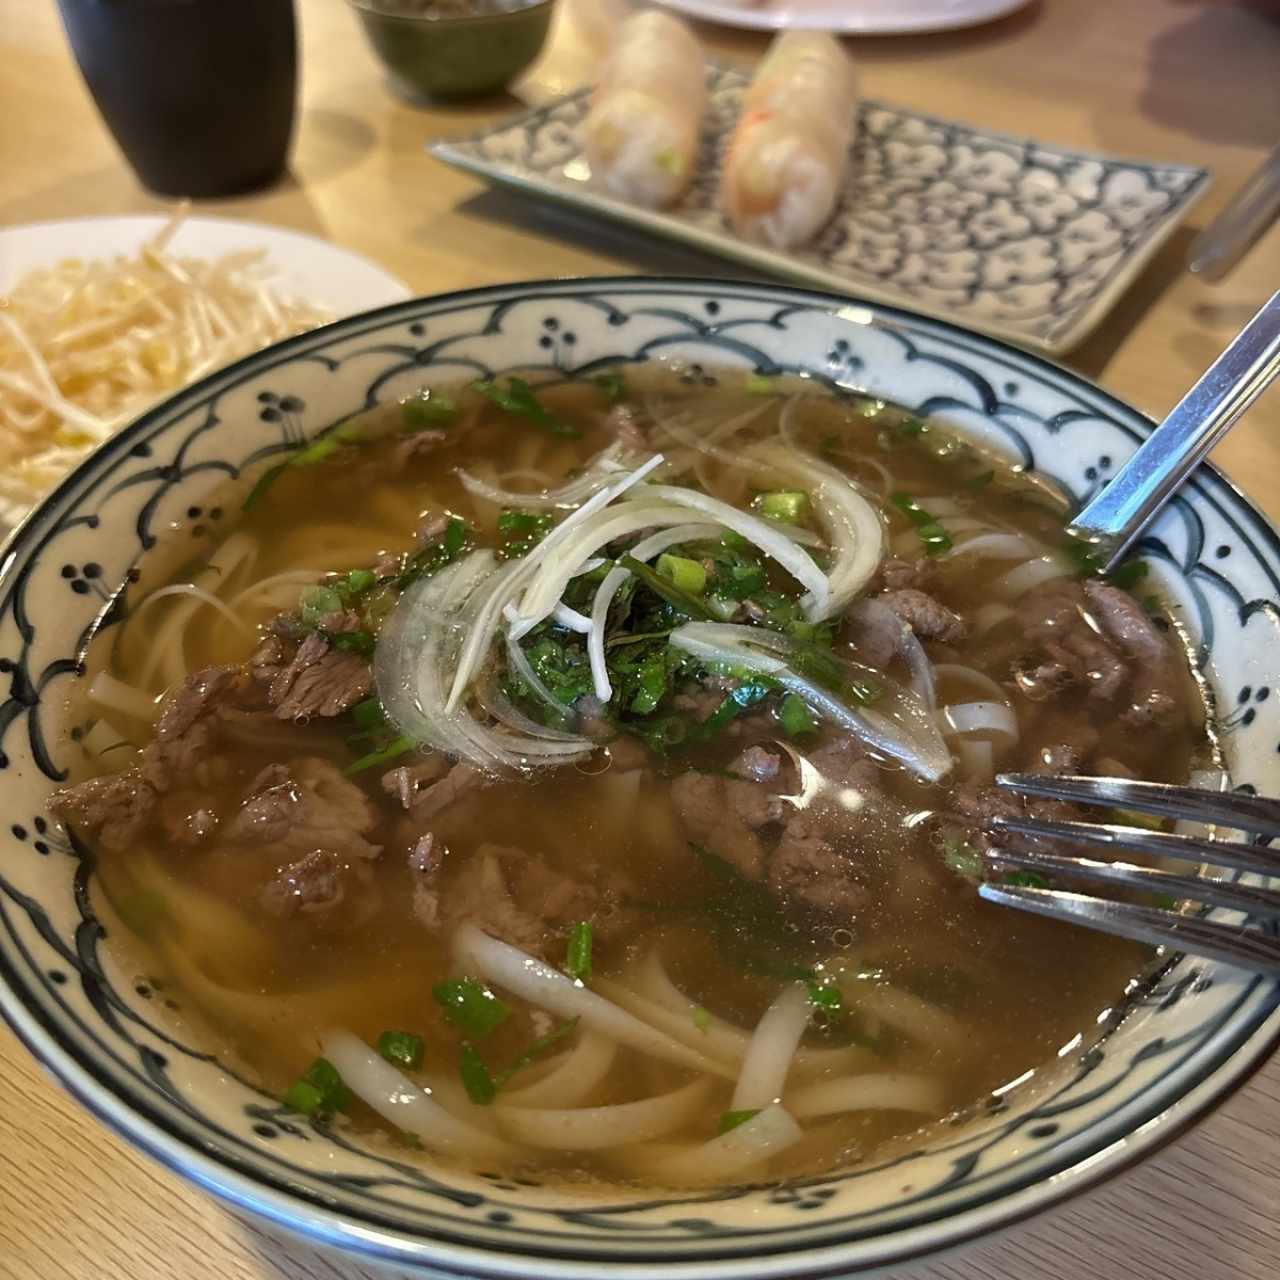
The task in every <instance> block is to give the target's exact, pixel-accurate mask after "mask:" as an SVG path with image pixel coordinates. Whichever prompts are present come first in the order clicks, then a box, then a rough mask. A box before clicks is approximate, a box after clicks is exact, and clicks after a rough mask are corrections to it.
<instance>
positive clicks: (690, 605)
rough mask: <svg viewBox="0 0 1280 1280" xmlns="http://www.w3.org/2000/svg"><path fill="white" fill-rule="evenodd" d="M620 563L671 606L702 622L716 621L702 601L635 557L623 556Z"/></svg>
mask: <svg viewBox="0 0 1280 1280" xmlns="http://www.w3.org/2000/svg"><path fill="white" fill-rule="evenodd" d="M618 563H619V564H620V565H621V566H622V567H623V568H624V569H630V570H631V572H632V573H633V574H635V576H636V577H637V578H639V579H640V581H641V582H642V583H644V585H645V586H646V587H648V588H649V590H650V591H652V592H653V593H654V594H655V595H657V596H660V597H661V598H662V599H663V600H665V601H666V602H667V603H668V604H669V605H672V606H673V607H674V608H676V609H679V610H680V612H681V613H683V614H686V615H687V616H688V617H690V618H694V619H696V620H697V621H700V622H710V621H714V615H713V614H712V613H711V611H710V610H709V609H708V608H707V606H706V605H705V604H703V602H702V601H701V600H699V599H698V598H697V597H696V596H691V595H690V594H689V593H688V592H687V591H682V590H681V589H680V588H679V587H678V586H676V584H675V583H674V582H672V581H671V580H670V579H668V578H664V577H661V576H660V575H659V574H656V573H654V571H653V570H652V569H650V568H649V566H648V565H647V564H641V563H640V561H639V560H637V559H636V558H635V556H623V557H622V558H621V559H620V560H619V561H618Z"/></svg>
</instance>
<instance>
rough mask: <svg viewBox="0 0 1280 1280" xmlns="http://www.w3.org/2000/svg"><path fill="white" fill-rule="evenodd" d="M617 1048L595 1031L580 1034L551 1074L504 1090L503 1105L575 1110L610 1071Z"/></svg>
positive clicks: (612, 1042)
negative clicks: (571, 1108)
mask: <svg viewBox="0 0 1280 1280" xmlns="http://www.w3.org/2000/svg"><path fill="white" fill-rule="evenodd" d="M617 1055H618V1046H617V1044H616V1043H615V1042H614V1041H612V1040H610V1039H609V1038H608V1037H607V1036H602V1035H600V1034H599V1033H598V1032H595V1031H584V1032H583V1033H582V1035H581V1036H580V1037H579V1038H578V1043H577V1044H576V1045H574V1047H573V1048H572V1049H570V1050H569V1052H568V1053H565V1054H562V1055H561V1057H560V1059H559V1060H558V1062H557V1064H556V1066H555V1068H554V1070H552V1071H549V1072H548V1073H547V1074H546V1075H545V1076H543V1077H542V1079H541V1080H539V1081H537V1082H536V1083H534V1084H527V1085H525V1086H524V1088H522V1089H509V1090H504V1091H503V1094H502V1098H503V1101H504V1102H505V1103H507V1104H509V1105H511V1106H513V1107H575V1106H577V1105H578V1104H579V1103H580V1102H583V1101H585V1100H586V1099H587V1098H589V1097H590V1096H591V1094H592V1093H593V1092H594V1091H595V1090H596V1088H597V1087H598V1086H599V1085H600V1083H601V1082H602V1081H603V1080H604V1078H605V1076H607V1075H608V1074H609V1071H610V1069H611V1068H612V1067H613V1063H614V1059H615V1058H616V1057H617Z"/></svg>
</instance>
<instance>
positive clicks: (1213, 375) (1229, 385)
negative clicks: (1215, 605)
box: [1067, 292, 1280, 572]
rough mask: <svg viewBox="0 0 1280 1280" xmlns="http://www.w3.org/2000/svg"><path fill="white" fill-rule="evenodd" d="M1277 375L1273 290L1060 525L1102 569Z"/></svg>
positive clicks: (1278, 328) (1277, 309) (1277, 297)
mask: <svg viewBox="0 0 1280 1280" xmlns="http://www.w3.org/2000/svg"><path fill="white" fill-rule="evenodd" d="M1277 374H1280V292H1277V293H1274V294H1272V295H1271V299H1270V301H1269V302H1267V303H1265V304H1264V305H1263V307H1262V309H1261V310H1260V311H1259V312H1258V313H1257V315H1255V316H1254V317H1253V319H1252V320H1250V321H1249V323H1248V324H1247V325H1245V327H1244V328H1243V329H1241V330H1240V332H1239V333H1238V334H1237V335H1236V337H1235V338H1234V339H1233V340H1232V342H1231V344H1230V346H1228V347H1227V349H1226V350H1225V351H1224V352H1223V353H1222V354H1221V355H1220V356H1219V357H1218V358H1217V359H1216V360H1215V361H1214V362H1213V364H1211V365H1210V366H1209V368H1208V370H1207V371H1206V372H1205V374H1204V375H1203V376H1202V377H1201V379H1200V381H1199V382H1197V383H1196V385H1195V386H1194V387H1192V388H1191V390H1190V391H1188V392H1187V394H1186V395H1185V396H1183V397H1182V399H1181V400H1179V401H1178V403H1177V404H1176V405H1175V406H1174V408H1173V410H1172V411H1171V412H1170V414H1169V416H1168V417H1167V418H1165V420H1164V421H1163V422H1162V423H1161V424H1160V425H1159V426H1158V427H1157V428H1156V429H1155V430H1154V431H1153V432H1152V433H1151V435H1150V436H1148V437H1147V439H1146V440H1145V441H1144V442H1143V444H1142V446H1141V447H1140V448H1139V449H1138V451H1137V453H1135V454H1134V455H1133V457H1132V458H1130V459H1129V461H1128V462H1126V463H1125V464H1124V466H1123V467H1121V468H1120V470H1119V471H1118V472H1117V473H1116V475H1115V476H1114V477H1113V478H1112V480H1111V483H1110V484H1108V485H1107V486H1106V488H1105V489H1103V490H1102V491H1101V493H1099V494H1098V495H1097V497H1095V498H1094V499H1093V501H1092V502H1090V503H1088V505H1087V506H1085V508H1084V510H1083V511H1081V512H1080V514H1079V515H1078V516H1076V518H1075V520H1073V521H1072V522H1071V524H1070V525H1069V526H1068V530H1067V531H1068V532H1069V533H1071V534H1073V535H1074V536H1076V537H1078V538H1082V539H1083V540H1084V541H1086V542H1088V543H1090V544H1092V545H1093V546H1095V547H1096V548H1097V549H1098V551H1099V552H1100V553H1101V554H1102V555H1103V556H1104V557H1105V559H1106V565H1105V568H1106V571H1107V572H1110V571H1111V570H1112V569H1114V568H1115V567H1116V565H1117V564H1119V563H1120V561H1121V560H1122V559H1123V558H1124V554H1125V552H1126V551H1127V550H1128V548H1129V547H1130V545H1131V544H1132V543H1133V541H1134V539H1136V538H1137V537H1138V535H1139V534H1140V533H1141V532H1142V531H1143V529H1145V528H1146V527H1147V525H1149V524H1150V523H1151V521H1152V520H1153V519H1155V517H1156V514H1157V513H1158V512H1159V510H1160V508H1161V507H1162V506H1164V504H1165V502H1166V501H1167V500H1168V499H1169V498H1170V497H1172V496H1173V494H1174V492H1175V491H1176V490H1177V489H1178V488H1179V487H1180V486H1181V484H1182V482H1183V481H1184V480H1185V479H1186V478H1187V477H1188V476H1189V475H1190V474H1191V472H1192V471H1194V470H1195V468H1196V467H1197V466H1199V464H1200V463H1201V461H1203V459H1204V457H1205V455H1206V454H1207V453H1208V452H1209V450H1210V449H1212V448H1213V446H1214V445H1216V444H1217V443H1218V441H1219V440H1221V439H1222V437H1223V436H1225V435H1226V434H1227V432H1228V431H1229V430H1230V429H1231V428H1232V427H1233V426H1235V424H1236V422H1237V420H1238V419H1239V418H1240V415H1241V414H1243V413H1244V412H1245V410H1246V409H1248V408H1249V406H1250V405H1251V404H1253V402H1254V401H1255V400H1256V399H1257V398H1258V397H1259V396H1260V395H1261V394H1262V393H1263V392H1264V391H1265V390H1266V389H1267V387H1268V386H1270V385H1271V382H1272V380H1273V379H1274V378H1275V377H1276V375H1277Z"/></svg>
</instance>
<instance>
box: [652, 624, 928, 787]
mask: <svg viewBox="0 0 1280 1280" xmlns="http://www.w3.org/2000/svg"><path fill="white" fill-rule="evenodd" d="M668 643H670V644H671V645H672V646H673V647H674V648H677V649H680V650H682V651H684V652H685V653H691V654H693V656H694V657H696V658H701V659H702V660H703V661H704V662H723V663H727V664H728V665H730V666H738V667H746V668H747V669H748V670H750V671H759V672H761V673H763V674H765V675H771V676H773V677H774V679H776V680H777V681H778V682H779V683H780V684H782V685H783V686H784V687H785V688H787V689H789V690H790V691H791V692H792V693H795V694H798V695H799V696H800V697H802V698H804V700H805V701H806V702H808V703H809V704H810V706H812V707H813V708H815V709H816V710H817V711H819V712H821V713H822V714H823V715H825V716H827V717H828V718H829V719H831V720H833V721H834V722H835V723H836V724H838V725H840V726H841V727H842V728H845V729H848V730H849V732H850V733H852V734H854V735H855V736H856V737H858V738H860V739H862V741H863V742H865V743H866V744H867V745H868V746H870V747H873V748H874V749H875V750H877V751H879V752H881V753H882V754H884V755H886V756H889V757H890V758H892V759H894V760H898V761H900V762H901V763H902V764H904V765H906V766H907V768H909V769H911V770H912V771H913V772H914V773H917V774H919V775H920V776H921V777H922V778H925V779H927V780H929V781H931V782H936V781H937V780H938V779H939V778H941V777H943V776H945V775H946V773H947V772H948V771H949V770H950V768H951V753H950V752H949V751H948V750H947V746H946V744H945V743H944V742H943V740H942V735H941V734H940V733H939V732H938V727H937V725H936V723H935V722H934V717H933V714H932V712H931V711H930V710H929V709H928V708H927V707H926V706H925V705H924V704H923V703H922V702H921V701H920V699H919V698H917V697H916V695H915V694H914V693H912V692H911V691H910V690H907V689H903V688H901V687H900V686H899V687H898V688H897V695H898V696H897V698H896V699H895V703H896V705H895V706H894V708H893V710H892V712H890V713H886V712H883V711H879V710H877V709H875V708H873V707H859V708H854V707H850V706H847V705H846V704H845V703H843V702H841V701H840V700H839V699H838V698H836V697H834V696H833V695H832V694H830V693H828V692H827V691H826V690H825V689H822V688H819V687H818V686H817V685H815V684H813V683H812V682H811V681H809V680H806V679H805V678H804V677H803V676H801V675H799V674H798V673H797V672H795V671H793V670H792V669H791V668H790V667H789V666H788V665H787V662H786V656H787V655H788V654H790V653H791V652H792V650H793V646H792V644H791V642H790V641H788V640H787V638H786V637H785V636H781V635H778V634H776V633H775V632H771V631H766V630H764V629H763V628H761V627H744V626H737V625H734V624H733V623H727V622H687V623H685V624H684V625H683V626H681V627H677V628H676V629H675V630H674V631H673V632H672V633H671V635H670V636H669V637H668ZM766 650H767V651H768V652H764V651H766ZM871 674H873V675H874V677H875V679H876V680H877V681H878V682H879V683H881V684H884V683H885V678H884V676H883V675H882V674H880V673H871Z"/></svg>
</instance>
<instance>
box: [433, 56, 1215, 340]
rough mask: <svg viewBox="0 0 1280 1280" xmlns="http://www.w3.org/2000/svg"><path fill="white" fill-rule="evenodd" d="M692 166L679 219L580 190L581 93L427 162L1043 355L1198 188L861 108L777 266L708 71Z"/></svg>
mask: <svg viewBox="0 0 1280 1280" xmlns="http://www.w3.org/2000/svg"><path fill="white" fill-rule="evenodd" d="M708 80H709V87H710V106H709V109H708V112H707V121H706V127H705V131H704V135H703V141H702V148H703V150H702V160H701V163H700V165H699V169H698V176H697V177H696V179H695V180H694V183H693V186H692V187H691V189H690V190H689V192H688V193H687V195H686V196H685V197H684V199H683V200H682V201H681V202H680V203H679V204H678V205H676V206H674V207H673V208H670V209H662V210H650V209H641V208H637V207H635V206H633V205H629V204H627V203H625V202H624V201H621V200H617V199H614V198H612V197H610V196H606V195H604V194H602V193H601V192H599V191H598V190H596V189H595V188H593V187H592V186H591V184H590V178H591V172H590V168H589V166H588V164H587V161H586V159H585V157H584V156H583V154H582V152H581V150H580V149H579V147H578V126H579V125H580V124H581V122H582V118H583V116H584V115H585V114H586V110H587V99H588V95H589V93H590V90H588V89H580V90H578V91H577V92H575V93H571V94H569V95H568V96H566V97H563V98H559V99H557V100H556V101H554V102H552V103H549V104H548V105H547V106H544V107H539V108H537V109H535V110H531V111H526V112H522V113H520V114H519V115H516V116H513V117H511V118H510V119H508V120H507V121H506V122H505V123H502V124H499V125H497V126H495V127H493V128H490V129H486V130H484V131H483V132H481V133H477V134H474V135H472V136H470V137H467V138H461V139H457V140H455V141H452V142H437V143H434V144H433V145H431V146H429V147H428V148H427V150H428V151H429V152H430V153H431V154H432V155H434V156H435V157H436V158H437V159H439V160H442V161H444V162H445V163H446V164H450V165H454V166H455V167H457V168H459V169H466V170H469V171H471V172H472V173H476V174H479V175H480V176H481V177H484V178H486V179H488V180H490V181H492V182H497V183H501V184H504V185H506V186H511V187H516V188H518V189H519V190H522V191H527V192H529V193H530V194H533V195H539V196H543V197H545V198H547V199H550V200H554V201H558V202H561V203H564V204H568V205H573V206H576V207H578V208H581V209H585V210H587V211H589V212H592V213H597V214H599V215H601V216H603V217H606V218H610V219H612V220H614V221H618V222H623V223H627V224H630V225H631V226H635V227H640V228H643V229H645V230H647V231H651V232H655V233H657V234H659V235H664V236H669V237H671V238H672V239H675V240H682V241H685V242H686V243H688V244H692V245H695V246H697V247H699V248H702V249H705V250H707V251H708V252H710V253H716V254H719V255H721V256H723V257H726V258H733V259H736V260H737V261H739V262H743V263H747V264H748V265H750V266H752V267H755V268H756V269H757V270H760V271H765V272H770V273H772V274H775V275H780V276H785V277H787V278H789V279H791V280H796V281H800V282H802V283H805V284H812V285H817V286H820V287H822V288H824V289H829V290H834V291H837V292H843V293H848V294H850V295H851V296H853V297H860V298H869V299H874V300H876V301H880V302H888V303H893V304H896V305H898V306H902V307H908V308H910V309H911V310H913V311H922V312H925V313H926V314H928V315H933V316H938V317H940V318H941V319H943V320H950V321H953V322H954V323H956V324H960V325H964V326H966V327H968V328H971V329H981V330H984V331H985V332H987V333H992V334H996V335H997V336H999V337H1003V338H1009V339H1011V340H1012V341H1014V342H1017V343H1020V344H1022V345H1023V346H1026V347H1033V348H1036V349H1039V350H1041V351H1048V352H1063V351H1067V350H1069V349H1070V348H1071V347H1073V346H1075V345H1076V343H1078V342H1080V341H1081V339H1083V338H1084V337H1085V336H1086V335H1087V334H1088V333H1089V332H1090V331H1091V330H1092V329H1093V328H1094V326H1095V325H1097V323H1098V322H1099V321H1100V320H1101V319H1102V317H1103V316H1104V315H1106V313H1107V312H1108V311H1109V310H1110V308H1111V307H1112V306H1113V305H1114V303H1115V302H1116V301H1117V299H1118V298H1119V297H1120V295H1121V294H1122V293H1123V292H1124V290H1125V289H1126V288H1127V287H1128V286H1129V284H1131V283H1132V281H1133V280H1134V278H1135V277H1136V276H1137V274H1138V272H1139V271H1140V270H1141V268H1142V266H1143V265H1144V264H1145V263H1146V262H1147V260H1148V259H1149V258H1150V257H1151V255H1152V254H1153V253H1155V251H1156V250H1157V249H1158V248H1159V247H1160V245H1161V244H1162V243H1163V242H1164V240H1165V239H1166V238H1167V237H1168V235H1169V233H1170V232H1171V231H1172V230H1173V229H1174V227H1175V226H1177V224H1178V223H1179V222H1180V221H1181V220H1182V218H1183V217H1184V216H1185V215H1186V212H1187V210H1188V209H1190V207H1191V206H1192V204H1194V203H1195V201H1196V200H1197V199H1199V197H1200V196H1201V195H1202V194H1203V193H1204V191H1205V189H1206V187H1207V186H1208V185H1209V172H1208V170H1207V169H1195V168H1190V167H1188V166H1186V165H1173V164H1151V163H1147V162H1145V161H1140V160H1118V159H1114V158H1112V157H1110V156H1106V155H1097V154H1089V153H1086V152H1079V151H1066V150H1063V149H1062V148H1059V147H1051V146H1046V145H1045V144H1043V143H1040V142H1036V141H1034V140H1032V139H1017V138H1011V137H1006V136H1005V135H1003V134H998V133H987V132H984V131H982V130H980V129H973V128H970V127H969V126H968V125H962V124H955V123H952V122H950V121H947V120H938V119H935V118H934V117H932V116H925V115H920V114H918V113H916V112H911V111H903V110H901V109H900V108H897V107H889V106H885V105H884V104H883V103H879V102H863V103H861V104H860V106H859V108H858V133H857V138H856V141H855V143H854V147H853V155H852V162H851V164H850V169H849V178H848V182H847V183H846V187H845V193H844V198H843V199H842V201H841V203H840V206H839V208H838V209H837V210H836V213H835V216H834V217H833V218H832V220H831V222H830V223H829V224H828V225H827V227H826V228H825V229H824V230H823V231H822V232H821V233H820V234H819V236H818V238H817V239H816V240H815V241H814V242H813V243H812V244H811V245H809V246H807V247H805V248H804V249H800V250H797V251H795V252H792V253H784V252H779V251H778V250H775V249H769V248H765V247H763V246H760V245H754V244H749V243H747V242H746V241H743V240H740V239H739V238H738V237H737V236H735V235H734V234H733V233H732V231H730V230H729V227H728V225H727V223H726V222H725V220H724V218H723V217H722V215H721V213H720V211H719V208H718V205H717V197H716V188H717V185H718V182H719V162H720V155H721V152H722V150H723V147H724V143H725V140H726V139H727V137H728V134H729V131H730V129H731V128H732V126H733V123H734V121H735V120H736V119H737V115H738V107H739V103H740V101H741V97H742V91H743V88H744V87H745V85H746V83H747V77H746V76H745V75H743V73H742V72H740V71H737V70H734V69H732V68H727V67H713V68H712V69H711V70H710V71H709V73H708Z"/></svg>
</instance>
